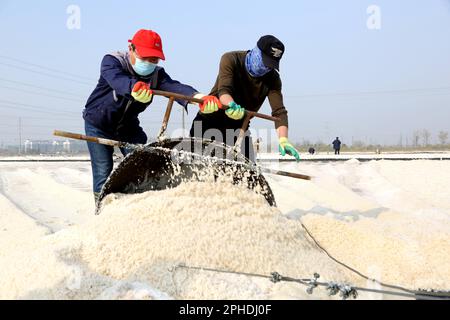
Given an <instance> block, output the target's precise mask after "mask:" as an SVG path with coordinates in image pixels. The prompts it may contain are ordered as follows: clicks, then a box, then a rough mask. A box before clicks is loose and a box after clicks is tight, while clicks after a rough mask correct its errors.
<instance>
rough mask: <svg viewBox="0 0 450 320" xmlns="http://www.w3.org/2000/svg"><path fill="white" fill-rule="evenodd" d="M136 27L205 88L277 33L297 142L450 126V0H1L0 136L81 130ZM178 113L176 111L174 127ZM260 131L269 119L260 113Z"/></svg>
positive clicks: (380, 137) (385, 138)
mask: <svg viewBox="0 0 450 320" xmlns="http://www.w3.org/2000/svg"><path fill="white" fill-rule="evenodd" d="M71 4H75V5H78V6H79V7H80V9H81V30H68V29H67V27H66V20H67V18H68V16H69V15H68V14H67V13H66V9H67V7H68V6H69V5H71ZM372 4H375V5H378V6H379V7H380V8H381V13H382V20H381V30H369V29H368V28H367V26H366V21H367V19H368V17H369V15H368V14H367V12H366V10H367V7H368V6H369V5H372ZM140 28H151V29H154V30H155V31H157V32H159V33H160V34H161V36H162V38H163V45H164V48H165V53H166V57H167V61H166V62H165V63H164V64H163V65H164V67H165V68H166V70H167V71H168V73H169V74H170V75H171V76H172V77H173V78H175V79H178V80H180V81H182V82H185V83H188V84H191V85H193V86H194V87H196V88H197V89H198V90H200V91H203V92H208V91H209V90H210V89H211V87H212V85H213V84H214V81H215V78H216V76H217V69H218V63H219V60H220V56H221V55H222V54H223V53H225V52H227V51H230V50H245V49H250V48H252V47H254V46H255V44H256V41H257V40H258V39H259V37H260V36H262V35H265V34H273V35H275V36H277V37H278V38H280V39H281V40H282V41H283V42H284V43H285V45H286V55H285V58H284V59H283V61H282V65H281V76H282V80H283V85H284V88H283V92H284V95H285V104H286V107H287V108H288V111H289V115H290V131H291V139H292V140H293V141H296V142H301V141H302V140H303V139H308V140H312V141H316V140H319V139H321V140H323V141H326V142H331V140H332V139H333V138H334V137H336V136H338V135H339V136H341V137H343V138H344V141H346V142H351V139H352V137H354V139H360V140H366V141H367V142H370V141H372V142H378V143H397V142H398V140H399V138H400V135H401V134H402V135H403V137H404V142H405V141H406V137H409V141H411V138H410V137H411V135H412V132H413V130H415V129H423V128H427V129H429V130H430V131H431V132H432V133H433V134H434V135H435V134H436V133H437V132H438V131H440V130H446V131H450V58H449V57H450V41H449V40H450V1H448V0H408V1H406V0H396V1H392V0H371V1H366V0H342V1H333V0H317V1H281V0H280V1H266V0H260V1H235V0H231V1H226V2H213V1H194V0H192V1H166V2H159V3H156V2H149V1H138V0H136V1H132V2H125V1H111V0H108V1H106V0H101V1H100V0H99V1H84V0H83V1H77V0H73V1H50V0H43V1H22V2H19V1H12V0H11V1H8V0H0V38H1V49H0V114H1V117H0V140H1V141H3V142H4V143H17V141H18V129H17V123H18V118H19V117H22V122H23V127H24V128H23V139H27V138H35V139H51V138H52V137H51V132H52V131H53V129H56V128H58V129H63V130H68V131H76V132H82V131H83V130H82V128H83V122H82V119H81V111H82V109H83V107H84V102H85V100H86V99H87V97H88V96H89V94H90V93H91V91H92V89H93V88H94V87H95V83H96V79H97V78H98V75H99V64H100V61H101V59H102V57H103V55H104V54H106V53H108V52H111V51H113V50H118V49H126V47H127V40H128V39H129V38H130V37H131V36H132V35H133V34H134V32H135V31H137V30H138V29H140ZM11 58H12V59H17V60H11ZM27 62H28V63H27ZM33 64H37V65H40V66H45V67H47V68H50V69H51V70H49V69H43V68H39V67H36V66H34V65H33ZM53 70H61V71H64V72H65V73H66V74H62V73H55V72H54V71H53ZM33 71H34V72H33ZM67 73H69V74H76V75H79V76H80V77H76V78H73V77H72V76H70V75H68V74H67ZM49 75H50V76H49ZM52 75H56V76H58V78H54V77H53V76H52ZM68 78H69V79H73V80H75V81H69V80H68ZM42 88H47V89H49V88H53V89H54V92H52V91H49V90H47V89H46V90H44V89H42ZM36 93H38V94H36ZM39 93H40V94H39ZM164 104H165V102H164V100H162V99H159V100H158V102H157V103H155V104H154V105H152V107H151V110H149V111H148V112H146V114H145V115H143V116H142V122H143V126H144V128H145V129H146V131H147V132H148V133H149V135H155V134H156V133H157V131H158V123H160V121H161V119H162V115H163V112H164V110H163V105H164ZM261 112H265V113H270V107H269V106H268V105H266V106H264V107H263V109H262V110H261ZM194 114H195V111H194V110H192V111H191V112H190V115H189V117H188V119H191V118H192V117H193V116H194ZM180 119H181V112H180V111H178V109H177V112H176V114H175V115H174V118H173V123H172V127H171V128H172V129H174V128H175V127H179V126H180ZM188 125H190V120H188ZM253 127H254V128H272V125H271V124H267V123H264V122H263V121H259V120H258V121H255V122H254V123H253Z"/></svg>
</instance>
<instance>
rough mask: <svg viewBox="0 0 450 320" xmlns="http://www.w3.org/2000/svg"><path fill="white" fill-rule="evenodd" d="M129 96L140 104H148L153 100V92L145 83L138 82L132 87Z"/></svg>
mask: <svg viewBox="0 0 450 320" xmlns="http://www.w3.org/2000/svg"><path fill="white" fill-rule="evenodd" d="M131 96H132V97H133V98H134V100H136V101H137V102H140V103H144V104H147V103H150V101H152V98H153V91H152V89H150V86H149V85H148V84H146V83H145V82H142V81H139V82H137V83H136V84H135V85H134V87H133V92H131Z"/></svg>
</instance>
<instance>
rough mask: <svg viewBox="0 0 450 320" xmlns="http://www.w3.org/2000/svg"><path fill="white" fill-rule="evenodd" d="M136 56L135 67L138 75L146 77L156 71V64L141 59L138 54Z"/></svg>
mask: <svg viewBox="0 0 450 320" xmlns="http://www.w3.org/2000/svg"><path fill="white" fill-rule="evenodd" d="M135 58H136V62H135V63H134V65H133V69H134V71H136V73H137V74H138V75H140V76H143V77H146V76H149V75H151V74H152V73H153V72H154V71H155V69H156V66H157V65H156V64H154V63H151V62H148V61H144V60H142V59H139V58H138V57H136V55H135Z"/></svg>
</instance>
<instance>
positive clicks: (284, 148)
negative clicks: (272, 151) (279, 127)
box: [280, 138, 300, 161]
mask: <svg viewBox="0 0 450 320" xmlns="http://www.w3.org/2000/svg"><path fill="white" fill-rule="evenodd" d="M280 153H281V155H282V156H283V157H284V156H286V154H288V155H290V156H293V157H295V159H297V161H300V154H299V153H298V151H297V149H295V148H294V146H293V145H292V144H291V143H290V142H289V140H288V138H280Z"/></svg>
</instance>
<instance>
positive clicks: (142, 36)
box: [128, 29, 166, 60]
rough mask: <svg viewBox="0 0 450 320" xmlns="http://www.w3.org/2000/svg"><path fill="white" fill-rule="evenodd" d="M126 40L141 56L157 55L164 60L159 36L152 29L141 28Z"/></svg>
mask: <svg viewBox="0 0 450 320" xmlns="http://www.w3.org/2000/svg"><path fill="white" fill-rule="evenodd" d="M128 42H130V43H131V44H133V45H134V46H135V48H136V51H137V52H138V54H139V55H140V56H141V57H143V58H149V57H157V58H160V59H162V60H166V57H165V56H164V52H163V47H162V41H161V37H160V36H159V34H157V33H156V32H154V31H152V30H145V29H141V30H139V31H138V32H137V33H136V34H135V35H134V37H133V39H132V40H128Z"/></svg>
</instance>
